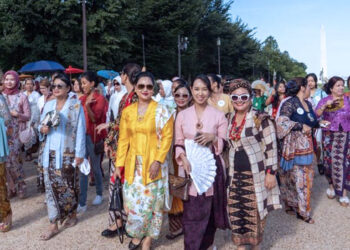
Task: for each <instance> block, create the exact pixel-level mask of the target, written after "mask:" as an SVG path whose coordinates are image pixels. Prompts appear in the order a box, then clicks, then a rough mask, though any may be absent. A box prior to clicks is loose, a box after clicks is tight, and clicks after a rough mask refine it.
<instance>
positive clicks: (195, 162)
mask: <svg viewBox="0 0 350 250" xmlns="http://www.w3.org/2000/svg"><path fill="white" fill-rule="evenodd" d="M185 148H186V155H187V159H188V160H189V162H190V164H191V173H190V175H191V178H192V180H193V184H194V186H195V187H196V189H197V192H198V194H200V195H201V194H203V193H205V192H206V191H207V190H208V189H209V188H210V187H211V185H212V184H213V182H214V180H215V176H216V164H215V163H216V162H215V159H214V155H213V153H212V152H211V151H210V149H209V148H208V147H204V146H201V145H199V144H198V143H196V142H194V141H193V140H187V139H186V140H185Z"/></svg>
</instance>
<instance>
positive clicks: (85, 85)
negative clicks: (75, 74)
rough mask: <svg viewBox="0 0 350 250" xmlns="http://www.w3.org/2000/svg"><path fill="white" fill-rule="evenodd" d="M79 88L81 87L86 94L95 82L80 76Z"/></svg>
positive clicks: (93, 86)
mask: <svg viewBox="0 0 350 250" xmlns="http://www.w3.org/2000/svg"><path fill="white" fill-rule="evenodd" d="M81 88H82V89H83V93H84V94H85V95H88V94H90V93H91V91H92V90H93V89H94V88H95V82H90V81H89V80H88V79H86V78H85V77H83V78H81Z"/></svg>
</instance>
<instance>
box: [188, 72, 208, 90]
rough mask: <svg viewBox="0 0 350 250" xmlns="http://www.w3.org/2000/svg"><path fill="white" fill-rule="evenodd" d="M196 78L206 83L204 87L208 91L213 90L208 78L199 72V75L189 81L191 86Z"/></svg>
mask: <svg viewBox="0 0 350 250" xmlns="http://www.w3.org/2000/svg"><path fill="white" fill-rule="evenodd" d="M197 80H201V81H202V82H203V83H204V84H205V85H206V87H207V89H208V90H209V92H210V93H211V92H212V91H213V90H212V89H211V84H210V80H209V78H208V77H207V76H206V75H204V74H200V75H198V76H196V78H195V79H194V80H193V82H192V83H191V88H193V84H194V82H195V81H197Z"/></svg>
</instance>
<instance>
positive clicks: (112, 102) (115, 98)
mask: <svg viewBox="0 0 350 250" xmlns="http://www.w3.org/2000/svg"><path fill="white" fill-rule="evenodd" d="M113 84H114V93H113V94H112V95H111V98H110V99H109V106H108V111H107V123H109V122H113V121H115V119H116V118H117V116H118V110H119V103H120V101H121V100H122V98H123V96H124V95H125V93H127V90H126V88H125V86H124V85H122V83H121V78H120V76H117V77H115V78H114V79H113Z"/></svg>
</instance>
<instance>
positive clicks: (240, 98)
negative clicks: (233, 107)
mask: <svg viewBox="0 0 350 250" xmlns="http://www.w3.org/2000/svg"><path fill="white" fill-rule="evenodd" d="M249 98H250V95H249V94H243V95H231V99H232V101H234V102H239V101H241V102H246V101H248V100H249Z"/></svg>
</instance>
